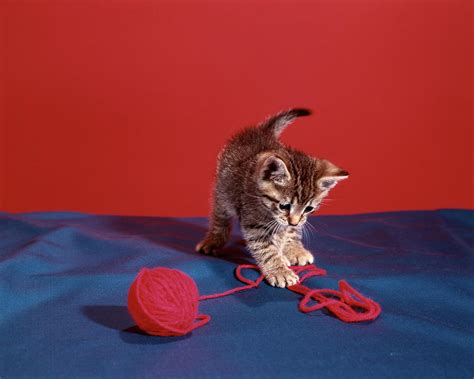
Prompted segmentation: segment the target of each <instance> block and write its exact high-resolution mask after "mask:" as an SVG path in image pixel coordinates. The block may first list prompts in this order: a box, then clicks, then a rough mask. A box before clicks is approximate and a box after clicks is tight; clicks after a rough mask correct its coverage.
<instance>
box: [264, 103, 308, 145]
mask: <svg viewBox="0 0 474 379" xmlns="http://www.w3.org/2000/svg"><path fill="white" fill-rule="evenodd" d="M310 114H311V110H309V109H306V108H292V109H289V110H287V111H282V112H280V113H277V114H276V115H274V116H270V117H269V118H268V119H266V120H265V121H264V122H262V123H261V124H259V128H262V129H263V130H268V131H269V132H271V133H272V134H273V135H274V136H275V137H276V138H278V137H279V136H280V134H281V133H282V132H283V130H285V129H286V127H287V126H288V125H290V124H291V123H292V122H293V120H294V119H295V118H297V117H304V116H309V115H310Z"/></svg>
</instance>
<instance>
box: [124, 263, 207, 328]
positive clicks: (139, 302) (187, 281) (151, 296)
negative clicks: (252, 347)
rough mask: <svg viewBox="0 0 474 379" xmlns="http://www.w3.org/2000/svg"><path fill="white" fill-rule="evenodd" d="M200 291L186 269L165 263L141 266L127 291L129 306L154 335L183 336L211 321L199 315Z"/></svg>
mask: <svg viewBox="0 0 474 379" xmlns="http://www.w3.org/2000/svg"><path fill="white" fill-rule="evenodd" d="M198 298H199V293H198V289H197V287H196V284H195V283H194V280H193V279H191V278H190V277H189V276H188V275H186V274H185V273H183V272H181V271H178V270H172V269H168V268H164V267H158V268H153V269H148V268H144V269H142V270H141V271H140V272H139V273H138V275H137V277H136V278H135V280H134V281H133V283H132V285H131V286H130V290H129V292H128V310H129V313H130V315H131V316H132V318H133V320H134V321H135V322H136V323H137V325H138V327H139V328H140V329H141V330H143V331H145V332H146V333H148V334H151V335H158V336H181V335H184V334H186V333H188V332H190V331H191V330H193V329H195V328H196V327H198V326H201V325H203V324H205V323H207V322H208V321H209V316H205V315H198V313H197V312H198ZM196 319H197V320H201V321H200V322H197V323H195V320H196Z"/></svg>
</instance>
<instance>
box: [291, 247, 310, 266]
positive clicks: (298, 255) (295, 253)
mask: <svg viewBox="0 0 474 379" xmlns="http://www.w3.org/2000/svg"><path fill="white" fill-rule="evenodd" d="M285 256H286V257H287V258H288V260H289V261H290V264H291V265H292V266H305V265H307V264H311V263H313V262H314V257H313V255H312V254H311V253H310V252H309V251H308V250H306V249H305V248H303V247H300V246H292V247H289V248H288V250H286V251H285Z"/></svg>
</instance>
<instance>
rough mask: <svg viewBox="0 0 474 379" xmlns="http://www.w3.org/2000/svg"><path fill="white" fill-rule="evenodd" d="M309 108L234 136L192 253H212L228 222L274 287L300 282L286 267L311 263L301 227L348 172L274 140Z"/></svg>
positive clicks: (227, 231) (219, 167) (224, 235)
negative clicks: (237, 227)
mask: <svg viewBox="0 0 474 379" xmlns="http://www.w3.org/2000/svg"><path fill="white" fill-rule="evenodd" d="M310 114H311V111H310V110H308V109H290V110H288V111H284V112H280V113H278V114H276V115H275V116H272V117H270V118H269V119H267V120H266V121H264V122H263V123H261V124H259V125H257V126H256V127H250V128H247V129H244V130H243V131H241V132H240V133H238V134H237V135H235V136H234V137H233V138H232V139H231V140H230V141H229V142H228V144H227V146H226V147H225V148H224V149H223V150H222V151H221V153H220V154H219V157H218V162H217V175H216V183H215V188H214V196H213V209H212V214H211V221H210V228H209V231H208V233H207V235H206V237H205V238H204V240H203V241H201V242H200V243H199V244H198V245H197V246H196V250H197V251H200V252H203V253H205V254H209V253H212V254H215V253H216V251H217V250H218V249H219V248H221V247H222V246H224V244H225V243H226V242H227V240H228V239H229V235H230V230H231V221H232V217H234V216H237V217H238V218H239V221H240V225H241V229H242V233H243V236H244V238H245V240H246V243H247V247H248V249H249V250H250V252H251V254H252V256H253V257H254V258H255V260H256V262H257V264H258V266H259V268H260V270H261V272H262V273H263V274H264V275H265V278H266V280H267V281H268V283H269V284H271V285H272V286H278V287H286V286H292V285H294V284H296V283H297V282H298V276H297V275H296V274H295V273H294V272H293V271H292V270H291V269H289V268H288V266H290V265H306V264H308V263H313V256H312V255H311V253H310V252H309V251H308V250H306V249H305V248H304V247H303V244H302V242H301V237H302V228H303V224H304V223H305V222H306V220H307V217H308V215H309V214H311V213H312V212H314V211H315V210H317V209H318V207H319V204H320V203H321V201H322V199H323V198H324V197H325V196H326V195H327V194H328V192H329V190H330V189H331V188H333V187H334V186H335V185H336V184H337V183H338V182H339V181H340V180H342V179H346V178H347V177H348V175H349V174H348V172H347V171H343V170H341V169H340V168H338V167H336V166H335V165H334V164H332V163H331V162H329V161H327V160H325V159H319V158H313V157H310V156H308V155H306V154H304V153H302V152H300V151H298V150H295V149H293V148H290V147H286V146H284V145H283V144H282V143H281V142H280V141H279V140H278V137H279V136H280V134H281V133H282V132H283V130H284V129H285V128H286V127H287V126H288V125H289V124H291V123H292V121H293V120H294V119H295V118H297V117H301V116H308V115H310Z"/></svg>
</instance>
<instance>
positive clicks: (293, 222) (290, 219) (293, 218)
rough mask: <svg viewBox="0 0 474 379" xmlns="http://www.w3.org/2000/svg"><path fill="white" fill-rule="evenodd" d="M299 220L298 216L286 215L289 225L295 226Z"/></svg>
mask: <svg viewBox="0 0 474 379" xmlns="http://www.w3.org/2000/svg"><path fill="white" fill-rule="evenodd" d="M299 222H300V218H299V217H298V216H294V215H293V216H288V224H290V225H291V226H296V225H298V223H299Z"/></svg>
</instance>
